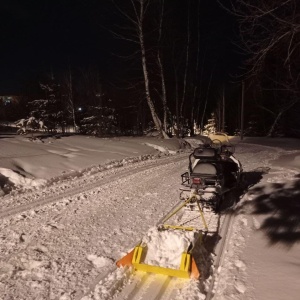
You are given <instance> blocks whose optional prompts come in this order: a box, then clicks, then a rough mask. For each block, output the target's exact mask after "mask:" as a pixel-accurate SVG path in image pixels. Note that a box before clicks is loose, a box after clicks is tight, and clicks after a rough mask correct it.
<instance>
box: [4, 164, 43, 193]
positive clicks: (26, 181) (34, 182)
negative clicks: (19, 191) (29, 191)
mask: <svg viewBox="0 0 300 300" xmlns="http://www.w3.org/2000/svg"><path fill="white" fill-rule="evenodd" d="M0 174H2V175H3V176H5V177H6V178H7V179H8V182H7V184H13V185H15V186H23V187H24V188H31V187H37V186H41V185H43V184H45V183H46V180H44V179H30V178H26V177H24V176H22V175H20V174H18V173H16V172H14V171H13V170H10V169H5V168H0Z"/></svg>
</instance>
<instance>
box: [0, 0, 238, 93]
mask: <svg viewBox="0 0 300 300" xmlns="http://www.w3.org/2000/svg"><path fill="white" fill-rule="evenodd" d="M123 1H124V0H123ZM167 1H171V0H167ZM172 2H174V5H175V6H174V7H175V9H176V2H177V3H180V2H181V1H175V0H172ZM215 2H216V1H214V0H202V2H201V3H202V4H201V5H202V6H203V8H202V10H201V17H202V20H201V28H202V32H203V33H205V39H204V40H206V43H205V45H206V46H205V47H208V51H207V52H208V53H209V55H208V61H209V59H211V63H216V57H217V63H216V64H217V68H218V70H217V72H216V73H217V74H218V76H219V77H221V78H222V77H226V76H227V75H228V73H231V72H234V70H235V68H236V66H237V65H238V64H239V57H238V55H237V53H236V52H235V51H234V49H233V46H232V43H231V40H232V39H233V38H234V35H233V28H234V20H232V19H231V17H230V16H228V15H227V14H226V12H225V11H223V10H222V9H221V8H219V7H218V5H217V4H216V3H215ZM0 9H1V11H0V33H1V42H2V43H1V50H0V70H1V73H0V93H1V94H5V93H6V94H15V93H18V92H19V90H20V89H21V87H22V84H23V82H24V80H30V79H34V78H38V76H39V75H40V74H42V73H45V72H50V71H51V70H52V71H54V72H56V71H59V70H60V69H66V68H67V67H68V66H69V64H70V65H71V66H72V68H80V67H87V66H96V67H98V68H99V69H100V70H101V74H102V76H103V77H105V78H109V79H112V78H113V76H114V73H119V69H120V68H121V64H120V62H118V61H117V60H118V59H117V58H116V57H115V56H113V55H111V54H112V53H116V52H118V50H120V49H118V48H119V47H124V43H121V44H120V43H119V42H118V41H116V40H115V39H114V38H113V36H112V35H111V34H110V33H109V32H108V31H107V30H106V29H105V28H104V27H106V28H107V27H110V25H112V24H113V23H115V19H114V18H115V16H114V14H113V13H112V7H111V4H110V1H109V0H39V1H37V0H28V1H23V0H2V1H1V8H0ZM178 18H179V19H178V22H180V18H181V11H180V9H179V10H178ZM182 33H183V32H182ZM182 33H181V34H182ZM202 46H203V45H202ZM212 53H214V55H212ZM210 55H211V57H209V56H210Z"/></svg>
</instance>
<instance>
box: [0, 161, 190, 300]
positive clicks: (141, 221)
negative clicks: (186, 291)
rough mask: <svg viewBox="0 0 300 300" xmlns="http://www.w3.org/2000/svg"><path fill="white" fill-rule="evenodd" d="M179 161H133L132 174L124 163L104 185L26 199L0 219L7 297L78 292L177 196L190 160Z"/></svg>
mask: <svg viewBox="0 0 300 300" xmlns="http://www.w3.org/2000/svg"><path fill="white" fill-rule="evenodd" d="M172 160H173V161H172ZM176 160H177V158H175V161H174V158H172V159H169V163H168V164H164V163H163V162H164V160H157V161H156V162H155V163H154V162H153V163H151V164H150V166H147V167H146V166H143V168H144V170H139V167H138V166H137V165H135V164H134V165H131V166H127V167H126V168H127V169H128V173H127V174H125V173H124V172H125V171H124V172H122V168H119V169H118V170H115V177H114V179H111V180H109V182H107V183H106V184H103V185H100V186H99V187H94V188H92V189H91V187H89V189H88V190H87V191H85V189H84V185H83V186H82V187H81V192H80V193H79V194H76V195H73V196H65V197H64V198H63V199H60V200H59V201H56V202H52V200H51V203H48V204H46V205H44V206H38V207H36V203H35V202H34V201H33V202H32V201H30V200H31V199H27V200H28V201H29V205H32V207H31V209H30V210H26V211H25V212H22V213H20V214H16V215H13V216H10V217H5V218H4V219H3V220H2V222H1V224H0V226H1V228H0V229H1V238H2V239H3V241H5V243H1V245H0V253H1V262H0V267H1V270H4V273H3V274H2V273H1V284H0V295H1V296H2V295H7V297H5V298H3V299H5V300H6V299H9V297H10V296H11V295H14V299H22V298H25V299H34V297H38V298H39V299H57V297H59V296H61V297H62V296H63V295H65V297H67V296H68V297H70V299H73V298H74V297H75V296H76V295H78V294H81V293H82V292H83V293H84V292H85V290H86V289H88V286H89V282H92V281H93V279H94V278H96V277H97V276H99V274H101V273H103V274H104V273H105V272H106V271H107V270H108V269H109V268H111V266H112V265H114V262H115V261H116V260H117V259H118V258H120V257H121V256H122V255H123V254H124V252H125V251H127V250H128V249H130V248H131V247H133V246H134V245H135V243H136V241H138V240H139V239H140V238H141V237H142V236H143V233H144V232H146V231H147V230H148V228H149V227H150V226H153V225H154V224H155V223H156V222H157V220H158V219H160V218H161V217H162V216H163V215H164V213H165V212H167V211H169V209H170V207H172V206H173V205H174V204H175V203H177V202H178V187H179V179H180V174H181V172H183V171H185V169H186V159H185V158H183V157H182V156H181V157H179V158H178V161H176ZM167 161H168V159H167ZM72 182H73V186H76V183H75V182H74V179H73V180H72ZM65 184H66V183H65ZM97 184H98V183H97ZM97 184H96V186H97ZM36 193H38V192H36ZM40 193H41V194H42V192H40ZM13 198H14V200H15V201H17V199H18V195H17V196H15V197H12V198H11V199H10V200H11V201H12V199H13ZM35 198H38V197H37V194H35ZM23 199H25V198H24V197H23ZM58 199H59V198H57V199H56V200H58ZM22 205H24V203H22V204H21V205H20V207H22ZM25 205H27V204H25ZM23 208H24V207H23ZM26 209H27V207H26ZM6 213H7V211H6ZM62 299H63V298H62ZM66 299H67V298H66Z"/></svg>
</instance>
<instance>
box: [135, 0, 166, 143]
mask: <svg viewBox="0 0 300 300" xmlns="http://www.w3.org/2000/svg"><path fill="white" fill-rule="evenodd" d="M143 18H144V0H140V18H139V22H138V26H139V28H138V33H139V42H140V47H141V54H142V66H143V74H144V83H145V92H146V100H147V103H148V106H149V109H150V112H151V116H152V119H153V122H154V125H155V127H156V129H157V130H158V131H159V133H160V135H161V137H164V138H168V135H167V134H166V132H165V131H164V130H163V128H162V124H161V120H160V119H159V117H158V115H157V113H156V111H155V107H154V103H153V101H152V99H151V96H150V87H149V76H148V69H147V61H146V51H145V44H144V34H143Z"/></svg>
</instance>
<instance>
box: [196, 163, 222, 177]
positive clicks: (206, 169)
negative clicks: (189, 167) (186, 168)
mask: <svg viewBox="0 0 300 300" xmlns="http://www.w3.org/2000/svg"><path fill="white" fill-rule="evenodd" d="M192 173H197V174H205V175H213V176H215V175H217V169H216V166H215V165H213V164H211V163H207V162H199V163H198V164H197V165H196V166H195V167H194V169H193V171H192Z"/></svg>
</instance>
